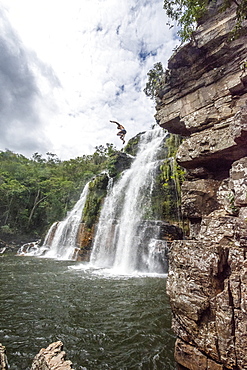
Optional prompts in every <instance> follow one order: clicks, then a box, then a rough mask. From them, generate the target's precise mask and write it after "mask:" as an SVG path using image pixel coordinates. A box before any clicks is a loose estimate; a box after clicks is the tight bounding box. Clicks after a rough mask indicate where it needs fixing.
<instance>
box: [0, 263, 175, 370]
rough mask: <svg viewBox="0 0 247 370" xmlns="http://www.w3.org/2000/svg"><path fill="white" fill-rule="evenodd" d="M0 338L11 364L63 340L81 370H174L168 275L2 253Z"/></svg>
mask: <svg viewBox="0 0 247 370" xmlns="http://www.w3.org/2000/svg"><path fill="white" fill-rule="evenodd" d="M0 264H1V273H0V284H1V292H0V312H1V315H0V342H1V343H2V344H3V345H5V346H6V347H7V356H8V360H9V363H10V369H11V370H24V369H25V370H26V369H29V368H30V366H31V363H32V359H33V357H34V356H35V354H37V353H38V352H39V350H40V349H41V348H44V347H47V346H48V345H49V344H50V343H52V342H54V341H57V340H61V341H62V342H63V343H64V348H65V351H66V352H67V355H68V358H69V359H70V360H71V361H72V362H73V367H74V369H76V370H80V369H88V370H95V369H100V370H101V369H114V370H115V369H116V370H117V369H123V370H124V369H145V370H148V369H158V370H159V369H162V370H163V369H165V370H170V369H174V368H175V365H174V361H173V346H174V336H173V334H172V331H171V329H170V326H171V312H170V307H169V302H168V298H167V296H166V293H165V285H166V279H165V277H164V276H162V277H161V276H157V277H149V276H129V277H127V276H112V275H110V274H101V273H100V271H96V270H90V269H88V270H87V269H86V270H83V269H78V268H77V267H79V266H80V264H79V263H78V262H77V263H76V262H71V261H57V260H52V259H44V258H34V257H14V256H3V257H1V258H0Z"/></svg>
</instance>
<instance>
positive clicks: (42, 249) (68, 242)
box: [18, 183, 89, 260]
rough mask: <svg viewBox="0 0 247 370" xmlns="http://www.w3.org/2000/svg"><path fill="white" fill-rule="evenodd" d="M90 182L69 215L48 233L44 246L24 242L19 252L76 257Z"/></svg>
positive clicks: (55, 256)
mask: <svg viewBox="0 0 247 370" xmlns="http://www.w3.org/2000/svg"><path fill="white" fill-rule="evenodd" d="M88 187H89V183H87V184H86V186H85V187H84V189H83V192H82V194H81V196H80V199H79V200H78V202H77V203H76V204H75V206H74V208H73V209H72V210H71V211H70V212H69V213H68V215H67V217H66V218H65V219H64V220H63V221H60V222H54V223H53V225H52V226H51V227H50V229H49V230H48V233H47V234H46V237H45V240H44V243H43V245H42V246H38V245H37V244H33V243H27V244H24V245H23V246H22V247H21V248H20V249H19V251H18V254H20V255H22V254H24V255H29V256H43V257H48V258H57V259H62V260H73V259H76V254H75V250H76V240H77V233H78V229H79V226H80V222H81V217H82V210H83V208H84V205H85V202H86V198H87V193H88Z"/></svg>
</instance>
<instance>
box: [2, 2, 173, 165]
mask: <svg viewBox="0 0 247 370" xmlns="http://www.w3.org/2000/svg"><path fill="white" fill-rule="evenodd" d="M2 5H3V6H4V7H5V9H6V13H7V15H8V19H9V22H10V24H8V27H7V26H6V27H5V29H6V30H11V29H12V31H11V32H12V36H13V35H16V33H17V34H18V36H17V35H16V36H15V40H13V43H14V45H16V40H18V43H19V45H21V48H22V54H23V58H24V57H25V63H26V66H27V68H29V72H30V76H29V77H30V81H32V87H33V94H34V95H32V96H31V95H30V96H29V97H27V98H26V101H28V104H29V105H28V109H29V110H30V112H33V114H34V113H35V119H36V121H37V122H38V124H37V127H36V129H35V130H34V129H31V130H30V131H29V132H28V135H27V136H26V138H25V140H22V141H21V142H20V141H18V140H17V137H16V136H19V137H20V135H21V134H23V132H22V130H27V127H31V122H30V120H28V119H27V117H28V114H26V115H24V116H23V117H22V118H21V117H19V118H18V117H17V118H18V122H19V123H18V124H17V123H15V122H16V121H13V120H12V121H11V130H12V142H11V143H10V140H9V139H8V141H7V142H5V141H4V139H3V140H2V142H0V145H1V147H0V149H2V150H3V149H4V148H5V147H4V145H5V144H6V145H7V147H8V148H9V149H10V150H14V151H18V152H20V153H23V154H24V155H27V156H30V155H31V154H32V153H33V152H35V151H39V152H41V153H45V152H46V151H50V152H54V153H56V154H57V155H58V156H59V157H60V158H62V159H66V158H72V157H75V156H80V155H82V154H90V153H92V152H93V151H94V148H95V146H97V145H100V144H103V145H104V144H105V143H106V142H112V143H114V144H115V145H116V146H117V147H118V148H121V147H122V142H121V141H120V140H119V138H118V137H117V136H116V133H117V131H116V126H114V125H113V124H111V123H110V122H109V120H110V119H113V120H117V121H119V122H121V123H122V124H123V125H124V126H125V127H126V129H127V131H128V133H127V135H126V138H127V140H128V139H130V138H131V137H133V136H134V135H136V134H137V133H138V132H141V131H145V130H146V129H148V128H150V127H151V125H152V124H153V123H154V118H153V115H154V107H153V105H154V104H153V102H152V101H150V100H149V99H148V98H147V97H146V96H145V94H144V93H143V88H144V87H145V82H146V74H147V72H148V71H149V69H150V68H151V67H152V66H153V64H154V63H156V62H158V61H161V62H162V63H163V64H164V65H166V63H167V60H168V58H169V57H170V55H171V53H172V50H173V48H174V47H175V45H176V40H175V34H174V32H175V31H174V30H170V29H169V28H168V26H167V25H166V22H167V20H166V14H165V11H164V10H163V4H162V0H146V1H144V0H142V1H140V0H70V1H68V0H64V1H63V2H60V1H58V0H53V1H50V0H49V2H48V0H42V1H41V0H39V1H35V2H34V1H33V0H22V1H21V2H16V1H15V0H8V1H7V0H4V1H3V0H2ZM10 25H11V26H10ZM15 32H16V33H15ZM6 37H7V36H6ZM8 38H10V36H8ZM20 40H22V43H21V41H20ZM0 58H1V57H0ZM34 76H35V78H34ZM31 77H32V78H31ZM58 81H59V83H60V87H59V83H58ZM11 88H13V86H12V87H10V90H11ZM19 98H20V99H21V95H20V97H19ZM29 98H30V99H29ZM17 118H16V117H15V119H17ZM15 124H16V127H17V128H18V130H17V131H16V132H18V133H19V134H18V135H14V134H13V131H14V127H15ZM6 132H7V133H8V137H9V134H10V131H8V130H7V131H6ZM5 136H6V135H5ZM30 143H32V145H30ZM42 145H43V148H42ZM31 151H32V152H31Z"/></svg>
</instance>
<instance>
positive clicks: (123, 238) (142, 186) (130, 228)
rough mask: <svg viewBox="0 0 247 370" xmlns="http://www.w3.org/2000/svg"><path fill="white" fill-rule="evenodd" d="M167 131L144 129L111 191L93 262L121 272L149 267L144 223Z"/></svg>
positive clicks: (96, 240) (107, 198)
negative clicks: (129, 162) (135, 148)
mask: <svg viewBox="0 0 247 370" xmlns="http://www.w3.org/2000/svg"><path fill="white" fill-rule="evenodd" d="M166 135H167V134H166V132H165V131H164V130H163V129H161V128H156V129H154V130H150V131H147V132H146V133H144V134H143V135H142V136H141V138H140V142H139V147H138V153H137V156H136V158H135V160H134V161H133V163H132V165H131V167H130V169H128V170H126V171H125V172H124V173H123V174H122V177H121V179H120V180H119V181H118V182H117V183H116V184H115V185H114V186H113V187H112V188H111V189H110V191H109V192H108V195H107V197H106V199H105V201H104V205H103V208H102V211H101V215H100V220H99V224H98V227H97V233H96V236H95V241H94V246H93V250H92V254H91V259H90V263H91V265H92V266H94V267H100V268H112V269H114V270H116V271H117V272H118V273H132V272H134V271H136V270H144V269H145V260H147V256H144V253H145V246H143V239H142V236H143V235H142V234H143V228H142V227H140V223H141V221H142V219H143V216H144V215H145V212H147V211H148V209H149V207H150V204H151V194H152V190H153V186H154V181H155V177H156V176H155V175H156V171H157V166H158V163H159V161H158V154H159V152H160V150H161V144H162V143H163V141H164V138H165V136H166ZM146 249H147V248H146ZM146 254H148V252H147V251H146ZM146 269H148V267H147V266H146Z"/></svg>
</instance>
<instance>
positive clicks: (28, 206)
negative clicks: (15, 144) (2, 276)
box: [0, 144, 115, 236]
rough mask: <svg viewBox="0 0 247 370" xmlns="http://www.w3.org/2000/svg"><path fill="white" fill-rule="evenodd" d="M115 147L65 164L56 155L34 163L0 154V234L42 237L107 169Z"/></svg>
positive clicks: (38, 158) (35, 157)
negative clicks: (84, 188)
mask: <svg viewBox="0 0 247 370" xmlns="http://www.w3.org/2000/svg"><path fill="white" fill-rule="evenodd" d="M114 152H115V149H114V147H113V145H112V144H106V147H104V146H102V145H101V146H99V147H96V150H95V152H94V154H92V155H84V156H82V157H77V158H75V159H71V160H68V161H61V160H59V159H58V158H57V156H56V155H55V154H52V153H47V157H46V158H44V157H42V156H41V155H40V154H38V153H35V154H34V155H33V157H32V158H31V159H27V158H26V157H24V156H23V155H20V154H15V153H13V152H11V151H9V150H7V151H4V152H0V234H1V235H2V236H4V235H13V234H15V235H21V234H28V235H33V236H35V235H37V236H40V235H42V234H43V233H44V232H45V231H46V230H47V228H48V227H49V226H50V225H51V223H52V222H54V221H56V220H61V219H63V218H64V216H65V215H66V212H67V211H68V210H70V209H71V208H72V207H73V205H74V204H75V202H76V201H77V200H78V198H79V196H80V194H81V192H82V189H83V187H84V186H85V184H86V183H87V182H88V181H89V180H90V179H91V178H92V177H93V176H95V175H97V174H99V173H100V172H101V171H102V170H103V169H105V168H106V166H107V161H108V160H109V157H110V155H112V154H113V153H114Z"/></svg>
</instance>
